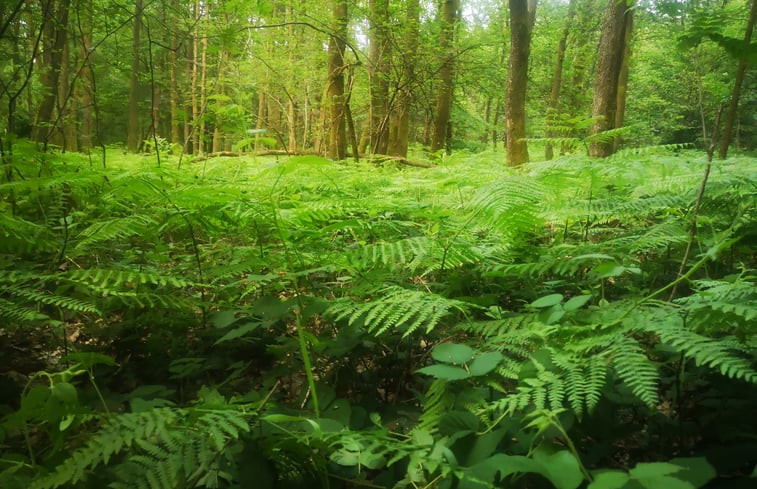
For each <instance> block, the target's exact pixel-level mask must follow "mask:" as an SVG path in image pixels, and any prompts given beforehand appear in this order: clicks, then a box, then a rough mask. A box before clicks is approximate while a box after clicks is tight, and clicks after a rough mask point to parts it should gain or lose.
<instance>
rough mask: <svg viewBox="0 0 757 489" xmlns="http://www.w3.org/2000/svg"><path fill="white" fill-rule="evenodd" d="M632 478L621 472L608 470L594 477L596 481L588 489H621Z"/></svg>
mask: <svg viewBox="0 0 757 489" xmlns="http://www.w3.org/2000/svg"><path fill="white" fill-rule="evenodd" d="M629 479H630V477H628V474H626V473H625V472H622V471H620V470H608V471H607V472H601V473H599V474H596V475H595V476H594V480H593V481H592V483H591V484H589V487H588V488H587V489H620V488H622V487H623V486H624V485H626V483H627V482H628V481H629Z"/></svg>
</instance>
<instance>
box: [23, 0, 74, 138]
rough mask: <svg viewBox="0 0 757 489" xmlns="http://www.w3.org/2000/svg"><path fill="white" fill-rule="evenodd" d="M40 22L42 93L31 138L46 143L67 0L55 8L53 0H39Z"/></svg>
mask: <svg viewBox="0 0 757 489" xmlns="http://www.w3.org/2000/svg"><path fill="white" fill-rule="evenodd" d="M40 3H41V7H42V17H43V19H42V22H43V27H42V28H43V30H44V31H43V51H42V77H41V79H42V86H43V87H44V95H43V96H42V101H41V102H40V104H39V109H38V110H37V116H36V118H35V122H34V127H33V128H32V139H33V140H35V141H40V142H43V143H47V142H48V141H49V140H50V136H51V134H52V128H51V127H50V126H51V123H52V122H54V121H53V111H54V110H55V106H56V100H57V94H58V79H59V73H60V70H61V65H62V62H63V49H64V47H65V45H66V41H67V32H68V30H67V26H68V10H69V8H68V7H69V3H70V0H62V1H60V2H59V3H58V5H57V8H56V4H55V2H54V1H53V0H47V1H46V0H41V2H40Z"/></svg>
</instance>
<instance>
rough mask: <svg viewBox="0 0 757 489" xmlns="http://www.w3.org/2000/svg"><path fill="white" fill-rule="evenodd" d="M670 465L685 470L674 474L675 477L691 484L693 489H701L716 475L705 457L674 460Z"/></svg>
mask: <svg viewBox="0 0 757 489" xmlns="http://www.w3.org/2000/svg"><path fill="white" fill-rule="evenodd" d="M670 463H671V464H675V465H679V466H681V467H683V468H684V469H686V470H682V471H680V472H676V477H678V478H679V479H681V480H685V481H688V482H691V483H692V484H693V485H694V487H703V486H704V485H705V484H707V483H708V482H709V481H710V480H712V479H713V478H715V476H716V475H717V472H715V469H714V468H713V467H712V465H710V463H709V462H708V461H707V459H706V458H705V457H689V458H674V459H673V460H670Z"/></svg>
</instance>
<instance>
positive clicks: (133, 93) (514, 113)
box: [0, 0, 757, 165]
mask: <svg viewBox="0 0 757 489" xmlns="http://www.w3.org/2000/svg"><path fill="white" fill-rule="evenodd" d="M754 19H755V2H754V1H753V0H752V1H749V0H747V1H742V0H731V1H725V2H721V1H718V2H715V1H707V0H705V1H691V2H682V1H678V0H654V1H653V0H639V1H635V2H626V1H621V2H618V1H616V0H569V1H565V2H563V1H556V0H552V1H542V2H538V5H537V2H536V1H535V0H510V1H508V2H504V1H503V0H481V1H476V2H473V1H470V0H467V1H466V0H443V1H434V2H421V1H420V0H362V1H354V0H349V1H348V0H331V2H327V3H323V2H315V1H308V0H286V1H269V0H258V1H253V2H251V1H242V0H217V1H199V0H189V1H187V0H136V1H135V2H133V3H122V2H118V1H113V0H37V1H32V0H3V1H2V2H0V54H1V55H2V58H3V59H4V60H5V62H4V63H3V66H2V67H1V68H0V95H1V97H0V98H1V99H2V105H1V106H0V115H1V116H2V122H1V123H0V124H1V125H2V126H0V127H1V128H2V134H3V144H4V146H6V147H9V145H10V144H11V142H12V138H13V137H15V136H22V137H30V138H31V139H33V140H35V141H38V142H40V143H42V144H43V145H45V146H47V145H49V144H54V145H56V146H58V147H60V148H61V149H63V150H65V151H79V150H81V151H86V150H88V149H89V148H92V147H94V146H102V145H108V144H114V143H125V144H126V147H127V148H128V150H130V151H139V150H150V149H153V147H155V146H160V147H162V148H172V149H174V150H175V151H183V152H184V153H187V154H193V155H200V154H205V153H214V152H219V151H232V150H246V149H252V148H256V149H263V148H264V147H269V148H277V149H282V150H286V151H287V152H315V153H318V154H326V155H328V156H330V157H333V158H339V159H343V158H345V157H347V156H349V155H355V156H358V155H360V154H370V153H372V154H390V155H397V156H406V155H407V151H408V146H409V145H410V144H411V143H420V144H421V145H423V146H424V147H427V148H428V149H429V150H430V151H431V152H432V153H436V152H438V151H441V150H445V151H447V152H449V151H451V150H452V149H460V148H467V149H469V150H474V151H477V150H481V149H483V148H486V147H490V148H493V149H496V148H497V147H498V146H502V145H506V147H507V156H508V162H509V163H510V164H513V165H517V164H520V163H522V162H525V161H527V160H528V158H529V154H528V147H527V146H528V141H529V140H539V139H540V140H541V141H540V142H539V146H538V147H539V148H540V149H541V148H542V147H544V157H546V158H547V159H549V158H551V157H553V155H554V154H555V153H556V152H565V151H571V150H573V149H575V148H576V147H577V145H578V146H579V147H580V145H581V144H584V145H586V146H587V148H588V151H589V153H590V154H592V155H594V156H606V155H609V154H611V153H613V152H614V151H616V150H617V149H618V148H619V146H620V145H621V144H623V142H627V143H632V144H643V145H649V144H668V143H694V144H696V145H698V146H700V147H710V146H712V147H713V149H714V147H715V144H714V143H716V139H717V141H719V142H720V147H719V153H720V155H721V156H723V157H724V156H725V155H726V152H727V150H728V146H729V144H735V145H737V146H739V147H745V148H750V147H753V140H754V133H755V121H754V118H753V117H752V116H751V114H753V113H754V112H755V106H756V105H757V95H755V91H754V89H753V87H754V73H753V72H750V71H749V70H748V69H747V68H748V63H749V61H750V60H753V59H754V58H755V49H754V45H753V44H752V43H751V33H752V30H753V24H754ZM719 117H720V119H719ZM721 119H722V124H720V125H722V131H720V132H722V137H718V134H716V132H718V128H717V127H716V126H717V124H716V121H717V120H721ZM263 130H264V131H263ZM261 135H262V136H261ZM533 146H534V145H532V158H534V157H536V154H535V150H534V147H533ZM539 158H541V156H539Z"/></svg>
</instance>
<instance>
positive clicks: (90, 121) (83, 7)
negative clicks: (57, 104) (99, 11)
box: [77, 0, 96, 149]
mask: <svg viewBox="0 0 757 489" xmlns="http://www.w3.org/2000/svg"><path fill="white" fill-rule="evenodd" d="M77 15H78V16H79V17H78V20H79V29H80V31H81V32H80V37H81V38H80V41H79V42H80V56H81V58H82V63H83V66H82V71H81V81H82V83H81V86H80V93H81V125H80V127H79V132H80V136H81V149H88V148H91V147H92V146H93V145H94V139H95V137H96V134H95V133H96V127H95V116H96V113H95V112H96V111H95V103H96V101H95V71H94V65H93V61H92V56H91V54H92V49H93V47H92V29H93V16H94V5H93V1H92V0H82V1H80V2H79V7H78V9H77Z"/></svg>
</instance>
